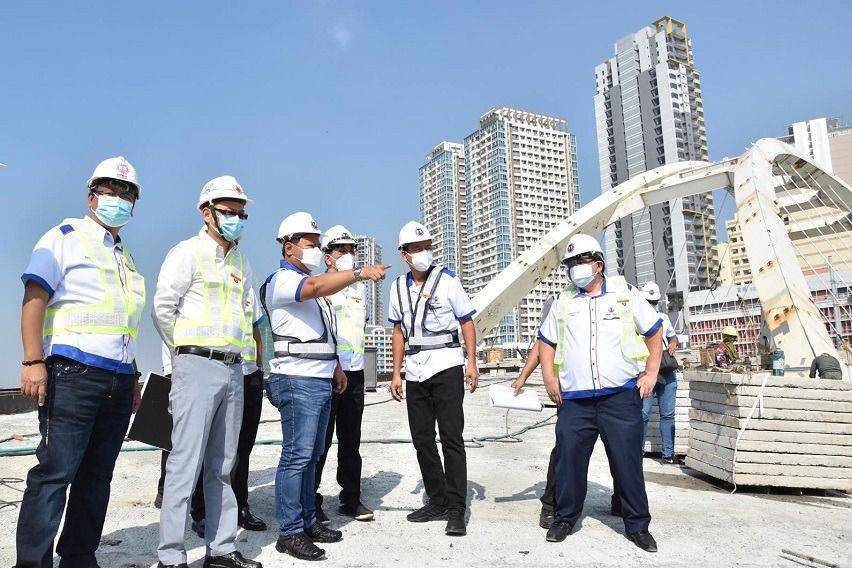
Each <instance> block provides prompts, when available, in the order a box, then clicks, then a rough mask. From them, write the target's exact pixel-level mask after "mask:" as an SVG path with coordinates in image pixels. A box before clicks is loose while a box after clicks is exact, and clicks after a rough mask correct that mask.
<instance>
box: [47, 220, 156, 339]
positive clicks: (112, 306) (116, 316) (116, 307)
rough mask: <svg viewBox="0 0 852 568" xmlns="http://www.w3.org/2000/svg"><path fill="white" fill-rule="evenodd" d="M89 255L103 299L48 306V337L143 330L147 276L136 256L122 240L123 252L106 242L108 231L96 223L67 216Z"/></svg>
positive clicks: (134, 334)
mask: <svg viewBox="0 0 852 568" xmlns="http://www.w3.org/2000/svg"><path fill="white" fill-rule="evenodd" d="M62 224H63V225H70V226H71V227H72V228H73V229H74V230H73V231H70V232H69V233H68V236H72V235H73V236H75V237H76V238H77V239H79V240H80V244H81V246H82V247H83V250H84V251H85V254H86V256H87V257H88V259H89V260H90V261H91V262H92V264H94V265H95V267H96V268H97V269H98V282H99V284H100V291H99V293H98V294H93V295H95V296H100V299H99V300H93V301H92V302H91V303H86V304H83V305H79V304H75V305H70V306H69V305H62V306H56V307H54V306H48V308H47V310H46V312H45V318H44V336H45V337H51V336H54V335H68V334H74V333H96V334H103V335H129V336H130V337H133V338H136V336H137V335H138V333H139V318H140V317H141V315H142V311H143V310H144V309H145V278H144V277H143V276H142V275H141V274H139V272H138V271H137V270H136V264H135V262H134V261H133V257H132V256H131V254H130V252H128V250H127V247H126V246H125V245H124V244H123V243H122V247H121V253H120V255H118V256H117V255H116V253H115V251H114V249H112V248H107V247H105V246H104V244H103V240H104V233H103V231H101V230H100V229H99V228H98V227H96V226H94V223H88V222H86V221H84V220H82V219H66V220H65V221H63V222H62Z"/></svg>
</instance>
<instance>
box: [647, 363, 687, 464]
mask: <svg viewBox="0 0 852 568" xmlns="http://www.w3.org/2000/svg"><path fill="white" fill-rule="evenodd" d="M652 400H653V403H652V404H653V406H652V408H651V416H650V417H649V418H648V434H647V436H646V437H645V448H644V449H645V451H646V452H651V453H657V454H659V453H662V451H663V443H662V438H661V436H660V409H659V408H658V407H657V397H653V398H652ZM689 408H690V398H689V380H688V375H687V376H684V375H683V373H681V372H678V381H677V402H676V405H675V454H677V455H679V456H682V455H685V454H686V450H687V448H688V447H689Z"/></svg>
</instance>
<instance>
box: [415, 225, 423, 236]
mask: <svg viewBox="0 0 852 568" xmlns="http://www.w3.org/2000/svg"><path fill="white" fill-rule="evenodd" d="M414 234H415V235H417V236H418V237H420V236H422V235H423V229H421V228H420V227H417V228H416V229H414Z"/></svg>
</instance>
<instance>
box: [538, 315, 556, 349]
mask: <svg viewBox="0 0 852 568" xmlns="http://www.w3.org/2000/svg"><path fill="white" fill-rule="evenodd" d="M538 338H539V339H540V340H542V341H543V342H544V343H547V344H548V345H550V346H551V347H556V342H557V340H558V338H559V333H558V330H557V329H556V310H555V309H553V307H551V309H550V310H548V312H547V315H546V316H545V317H544V321H542V322H541V328H539V330H538Z"/></svg>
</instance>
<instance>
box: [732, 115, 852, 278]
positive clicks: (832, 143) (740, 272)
mask: <svg viewBox="0 0 852 568" xmlns="http://www.w3.org/2000/svg"><path fill="white" fill-rule="evenodd" d="M779 140H781V141H782V142H786V143H787V144H790V145H791V146H793V147H794V148H795V149H796V150H797V151H798V152H800V153H801V154H803V155H805V156H809V157H810V158H811V159H812V160H813V161H814V163H816V164H817V165H818V166H820V167H821V168H822V169H823V170H825V171H826V172H829V173H833V174H834V175H835V176H837V177H839V178H840V179H841V180H843V181H844V182H846V184H847V185H849V184H852V126H847V125H844V124H843V123H842V122H841V121H840V120H839V119H837V118H817V119H814V120H806V121H802V122H796V123H794V124H792V125H790V126H789V127H788V128H787V135H786V136H782V137H780V138H779ZM782 184H786V186H791V187H796V186H798V187H802V188H804V187H805V186H806V185H807V184H808V180H802V179H799V178H797V177H795V176H792V177H791V176H787V178H785V179H781V178H778V185H779V187H784V185H782ZM821 194H822V196H823V197H822V198H821V199H822V200H823V202H822V204H821V205H818V206H816V207H802V206H800V205H798V204H797V203H796V202H795V201H790V202H789V205H788V206H787V207H786V208H785V209H784V210H783V211H781V218H782V219H783V220H784V224H785V225H787V231H788V234H789V236H790V241H791V242H792V244H793V249H794V250H795V251H796V257H797V258H798V260H799V265H800V266H801V268H802V270H803V271H804V272H805V273H806V274H807V273H816V272H819V271H820V270H821V269H823V268H825V267H827V266H828V265H829V264H831V265H832V266H833V267H834V268H836V269H840V270H847V269H852V214H848V213H845V212H843V206H842V203H840V200H839V196H837V195H836V194H835V192H834V191H833V190H830V189H828V188H825V190H824V191H822V192H821ZM725 225H726V227H727V230H728V242H729V243H730V249H729V252H728V255H729V256H730V262H731V264H732V266H731V268H732V271H733V283H734V284H740V285H741V284H749V283H751V281H752V275H751V265H750V264H749V261H748V256H747V255H746V252H745V246H744V244H743V238H742V233H741V232H740V228H739V225H738V224H737V222H736V220H735V219H729V220H728V221H727V222H726V223H725Z"/></svg>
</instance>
